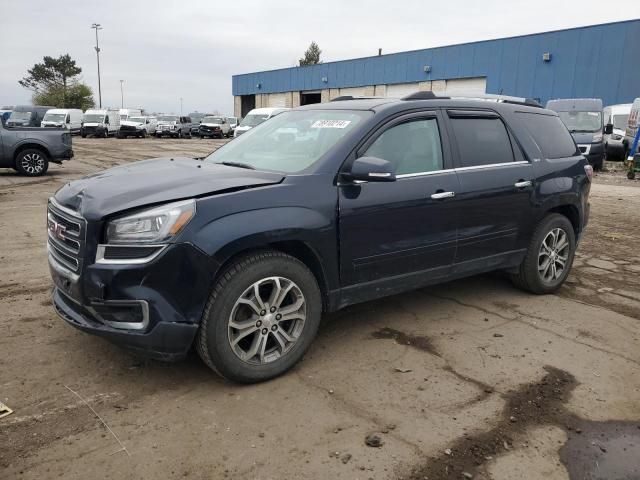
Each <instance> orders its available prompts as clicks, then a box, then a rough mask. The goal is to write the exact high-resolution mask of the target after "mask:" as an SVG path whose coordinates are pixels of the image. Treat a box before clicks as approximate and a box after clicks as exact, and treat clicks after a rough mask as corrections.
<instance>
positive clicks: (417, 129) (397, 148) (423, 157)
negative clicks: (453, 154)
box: [365, 118, 443, 175]
mask: <svg viewBox="0 0 640 480" xmlns="http://www.w3.org/2000/svg"><path fill="white" fill-rule="evenodd" d="M365 155H366V156H368V157H378V158H382V159H384V160H387V161H388V162H391V164H392V165H393V167H394V169H395V173H396V175H406V174H411V173H426V172H434V171H437V170H442V168H443V163H442V146H441V144H440V131H439V130H438V122H437V120H436V119H435V118H420V119H415V120H410V121H407V122H404V123H401V124H399V125H395V126H393V127H391V128H389V129H388V130H386V131H385V132H384V133H382V135H380V136H379V137H378V138H377V139H376V140H375V142H373V144H371V146H370V147H369V148H368V149H367V151H366V152H365Z"/></svg>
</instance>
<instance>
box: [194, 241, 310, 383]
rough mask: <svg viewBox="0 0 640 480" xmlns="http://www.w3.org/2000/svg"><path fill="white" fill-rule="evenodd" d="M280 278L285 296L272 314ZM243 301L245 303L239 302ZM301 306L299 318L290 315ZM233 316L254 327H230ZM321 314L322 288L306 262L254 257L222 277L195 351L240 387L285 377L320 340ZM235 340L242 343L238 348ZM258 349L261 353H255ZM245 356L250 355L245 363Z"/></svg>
mask: <svg viewBox="0 0 640 480" xmlns="http://www.w3.org/2000/svg"><path fill="white" fill-rule="evenodd" d="M275 278H278V279H279V280H278V281H279V282H280V285H281V286H282V290H281V291H286V294H285V296H284V297H283V298H282V299H281V301H280V302H279V304H280V305H281V307H280V309H276V307H275V306H274V307H272V308H273V309H275V310H271V308H269V306H268V300H269V298H268V297H269V296H271V295H272V294H273V293H274V292H275V283H274V279H275ZM287 282H288V283H287ZM256 283H259V284H260V289H259V290H258V291H259V292H260V294H262V295H263V296H264V297H265V299H266V300H265V303H266V305H263V306H264V307H267V308H263V306H259V303H258V302H257V301H256V298H257V297H256V296H255V294H254V292H255V290H254V288H253V287H254V285H255V284H256ZM287 288H288V290H287ZM243 298H244V299H245V302H240V300H242V299H243ZM247 298H249V300H247ZM276 298H277V297H276ZM300 301H301V302H302V306H299V307H298V310H296V312H298V313H296V314H292V313H291V312H287V309H289V310H291V309H295V308H296V305H298V304H299V302H300ZM247 302H251V303H247ZM274 303H275V302H274ZM250 304H253V305H254V306H255V308H252V307H250V306H249V305H250ZM280 311H282V312H286V313H284V314H283V315H285V316H286V315H290V316H292V317H293V319H289V320H281V319H282V318H284V317H283V316H281V315H280V314H279V313H278V312H280ZM300 311H302V314H300V313H299V312H300ZM232 314H233V315H234V317H233V319H234V320H236V321H237V320H238V318H240V317H239V316H241V317H242V319H241V320H240V322H242V323H245V324H246V323H247V320H248V318H247V317H250V321H249V322H248V323H249V326H248V327H247V328H246V329H243V330H240V329H234V328H233V327H232V326H230V323H231V322H230V320H231V318H232V317H231V315H232ZM321 314H322V301H321V295H320V289H319V288H318V284H317V282H316V279H315V277H314V276H313V274H312V273H311V272H310V271H309V269H308V268H307V267H306V266H305V265H304V264H303V263H302V262H300V261H299V260H297V259H296V258H294V257H291V256H289V255H286V254H284V253H282V252H277V251H272V250H267V251H260V252H254V253H252V254H248V255H246V256H243V257H240V258H239V259H238V260H236V261H235V262H233V263H232V264H231V265H230V266H229V267H228V268H226V269H225V271H224V272H223V273H222V275H221V276H220V277H219V278H218V280H217V282H216V284H215V286H214V287H213V290H212V292H211V296H210V297H209V301H208V303H207V306H206V308H205V310H204V313H203V316H202V321H201V323H200V328H199V330H198V334H197V336H196V349H197V351H198V353H199V355H200V357H201V358H202V360H203V361H204V362H205V363H206V364H207V365H208V366H209V367H210V368H211V369H212V370H214V371H215V372H217V373H218V374H219V375H221V376H223V377H225V378H227V379H229V380H232V381H235V382H240V383H255V382H262V381H265V380H269V379H271V378H274V377H277V376H278V375H281V374H283V373H284V372H286V371H287V370H289V369H290V368H292V367H293V366H294V365H295V364H296V363H297V362H298V361H299V360H300V359H301V358H302V356H303V355H304V353H305V352H306V351H307V349H308V348H309V345H311V342H312V341H313V339H314V337H315V335H316V332H317V330H318V325H319V324H320V317H321ZM300 315H301V316H300ZM278 316H280V319H278ZM254 320H255V322H256V323H255V324H254V323H253V321H254ZM271 322H273V323H271ZM261 326H262V328H260V327H261ZM248 329H251V331H250V332H249V334H245V335H242V331H244V332H245V333H246V332H247V330H248ZM285 334H286V337H285ZM237 337H239V338H237ZM233 338H235V339H236V340H237V343H236V344H235V347H234V346H232V339H233ZM265 339H266V340H265ZM293 339H295V340H293ZM290 340H293V341H290ZM263 344H264V348H263V349H262V354H260V353H259V351H260V347H261V346H262V345H263ZM256 346H257V347H258V348H257V350H256V351H255V352H251V349H252V347H256ZM243 354H246V355H249V354H251V356H250V357H249V358H247V359H242V358H241V357H240V355H243Z"/></svg>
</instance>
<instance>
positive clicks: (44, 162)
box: [15, 148, 49, 177]
mask: <svg viewBox="0 0 640 480" xmlns="http://www.w3.org/2000/svg"><path fill="white" fill-rule="evenodd" d="M15 169H16V170H17V171H18V172H19V173H20V174H22V175H25V176H27V177H39V176H41V175H44V174H45V173H47V170H48V169H49V159H48V158H47V154H46V153H44V152H43V151H42V150H37V149H35V148H27V149H26V150H23V151H21V152H20V153H19V154H18V155H17V156H16V162H15Z"/></svg>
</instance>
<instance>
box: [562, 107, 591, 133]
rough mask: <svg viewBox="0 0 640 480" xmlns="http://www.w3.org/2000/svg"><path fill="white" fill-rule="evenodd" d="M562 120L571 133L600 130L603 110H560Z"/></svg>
mask: <svg viewBox="0 0 640 480" xmlns="http://www.w3.org/2000/svg"><path fill="white" fill-rule="evenodd" d="M558 115H559V116H560V120H562V122H563V123H564V124H565V125H566V126H567V128H568V129H569V131H570V132H571V133H576V132H578V133H579V132H598V131H600V130H602V113H601V112H576V111H571V112H558Z"/></svg>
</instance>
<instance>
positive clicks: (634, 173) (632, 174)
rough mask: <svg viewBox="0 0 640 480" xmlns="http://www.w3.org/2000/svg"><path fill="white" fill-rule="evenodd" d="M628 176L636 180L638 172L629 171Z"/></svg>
mask: <svg viewBox="0 0 640 480" xmlns="http://www.w3.org/2000/svg"><path fill="white" fill-rule="evenodd" d="M627 178H628V179H629V180H634V179H635V178H636V172H627Z"/></svg>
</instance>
